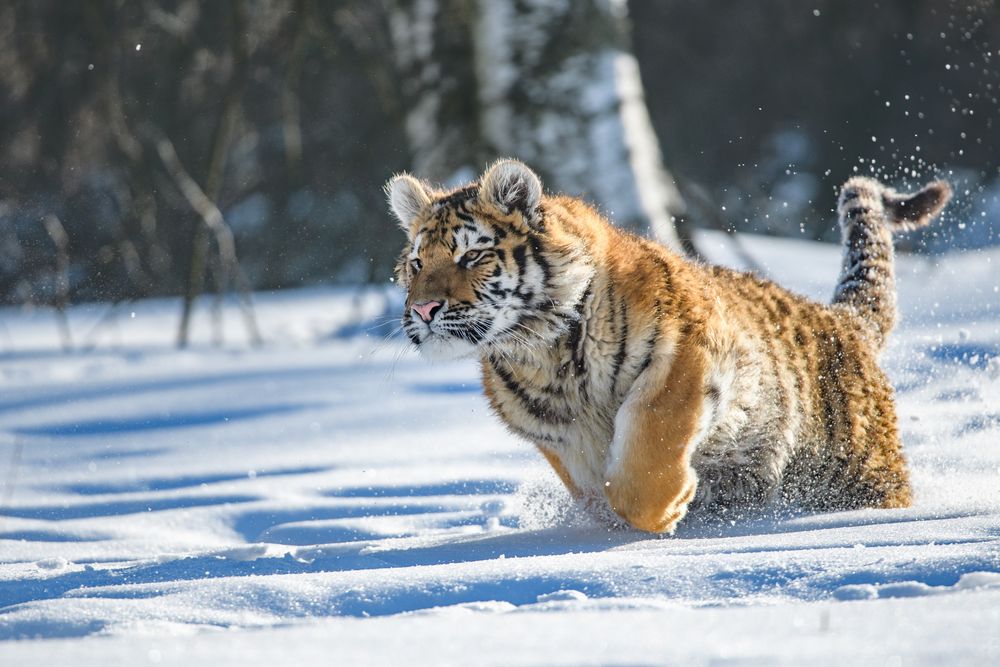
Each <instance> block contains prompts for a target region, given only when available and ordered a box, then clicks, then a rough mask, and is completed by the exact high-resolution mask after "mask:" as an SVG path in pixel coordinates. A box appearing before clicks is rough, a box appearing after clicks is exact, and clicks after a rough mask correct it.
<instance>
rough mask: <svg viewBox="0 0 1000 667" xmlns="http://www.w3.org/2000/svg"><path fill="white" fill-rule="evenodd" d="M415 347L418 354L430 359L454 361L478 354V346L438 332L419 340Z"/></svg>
mask: <svg viewBox="0 0 1000 667" xmlns="http://www.w3.org/2000/svg"><path fill="white" fill-rule="evenodd" d="M417 349H418V350H419V351H420V356H422V357H424V358H425V359H429V360H430V361H455V360H457V359H469V358H471V357H475V356H476V355H478V354H479V348H478V347H476V346H475V345H473V344H472V343H470V342H468V341H464V340H461V339H459V338H455V337H454V336H442V335H441V334H438V333H431V334H429V335H428V336H427V337H426V338H425V339H424V340H422V341H421V342H420V344H419V345H418V346H417Z"/></svg>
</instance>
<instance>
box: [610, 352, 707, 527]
mask: <svg viewBox="0 0 1000 667" xmlns="http://www.w3.org/2000/svg"><path fill="white" fill-rule="evenodd" d="M671 362H672V363H670V364H669V366H668V367H667V368H666V369H664V368H663V367H662V366H660V367H658V365H657V364H653V365H651V366H650V367H649V368H648V369H646V371H645V372H644V373H643V374H642V375H640V376H639V378H637V379H636V382H635V384H634V385H633V387H632V389H631V390H630V391H629V394H628V395H627V397H626V399H625V402H624V403H623V404H622V406H621V407H620V408H619V410H618V414H617V415H616V417H615V434H614V440H613V441H612V445H611V452H610V455H609V457H608V465H607V469H606V476H605V480H606V481H605V483H604V493H605V496H606V497H607V500H608V503H609V504H610V506H611V508H612V509H613V510H614V511H615V512H616V513H617V514H618V515H619V516H621V517H622V518H623V519H625V521H627V522H628V523H629V525H631V526H632V527H633V528H637V529H639V530H645V531H649V532H655V533H663V532H667V533H672V532H673V531H674V529H675V528H676V526H677V523H678V522H679V521H680V520H681V519H682V518H684V515H685V513H686V512H687V506H688V504H689V503H690V502H691V500H692V499H693V498H694V493H695V489H696V487H697V483H698V479H697V476H696V475H695V472H694V470H693V469H692V468H691V466H690V460H691V450H692V448H693V446H694V442H695V439H696V437H697V435H698V431H699V427H700V420H701V413H702V409H703V404H704V377H705V363H704V355H703V353H702V352H701V351H700V350H697V349H694V348H691V347H687V346H679V347H678V349H677V351H676V353H675V354H674V355H673V358H672V359H671Z"/></svg>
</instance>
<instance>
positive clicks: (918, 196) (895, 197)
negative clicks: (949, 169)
mask: <svg viewBox="0 0 1000 667" xmlns="http://www.w3.org/2000/svg"><path fill="white" fill-rule="evenodd" d="M951 195H952V190H951V184H949V183H948V181H945V180H936V181H932V182H930V183H928V184H927V185H925V186H924V187H923V188H921V189H920V190H919V191H918V192H914V193H913V194H908V195H907V194H899V193H897V192H895V191H894V190H887V191H886V192H885V194H883V201H884V204H885V208H886V213H887V214H888V215H887V217H888V219H889V222H890V223H891V224H892V225H893V226H894V227H897V228H901V229H918V228H920V227H924V226H926V225H927V224H929V223H930V221H931V220H933V219H934V218H936V217H937V215H938V214H939V213H940V212H941V211H942V210H943V209H944V207H945V206H947V205H948V202H949V201H950V200H951Z"/></svg>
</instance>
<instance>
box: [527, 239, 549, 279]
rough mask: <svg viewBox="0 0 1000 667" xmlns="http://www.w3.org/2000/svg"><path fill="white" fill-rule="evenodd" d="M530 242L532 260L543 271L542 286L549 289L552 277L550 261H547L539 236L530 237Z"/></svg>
mask: <svg viewBox="0 0 1000 667" xmlns="http://www.w3.org/2000/svg"><path fill="white" fill-rule="evenodd" d="M528 242H529V243H530V244H531V258H532V259H534V260H535V263H536V264H538V268H540V269H541V270H542V276H543V278H542V285H544V286H545V287H548V286H549V276H550V275H551V272H552V269H551V267H549V262H548V260H547V259H545V253H544V250H543V249H542V242H541V240H540V239H539V238H538V237H537V236H529V237H528Z"/></svg>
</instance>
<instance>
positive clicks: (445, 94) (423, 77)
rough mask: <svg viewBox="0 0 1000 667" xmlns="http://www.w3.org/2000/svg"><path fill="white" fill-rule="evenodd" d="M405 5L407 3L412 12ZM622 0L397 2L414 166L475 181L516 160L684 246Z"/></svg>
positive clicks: (554, 186)
mask: <svg viewBox="0 0 1000 667" xmlns="http://www.w3.org/2000/svg"><path fill="white" fill-rule="evenodd" d="M404 8H405V9H404ZM624 12H625V9H624V2H622V1H621V0H578V1H574V0H415V2H412V3H408V2H402V1H399V2H395V3H393V4H392V9H391V16H392V19H391V25H392V27H393V40H394V44H395V46H396V55H397V65H398V66H399V67H400V73H401V74H402V77H403V81H404V87H405V91H404V97H405V98H406V99H405V103H406V108H407V136H408V137H409V141H410V148H411V150H412V152H413V164H414V171H416V172H417V173H418V174H419V175H421V176H424V177H429V178H432V179H437V180H440V181H443V182H445V183H457V182H460V181H463V180H468V179H469V178H472V177H474V175H475V174H477V173H479V170H480V169H481V168H482V166H483V165H484V164H485V163H486V162H489V161H490V160H493V159H495V158H497V157H505V156H510V157H516V158H518V159H521V160H523V161H525V162H526V163H528V164H529V165H531V167H532V168H533V169H535V170H537V171H538V172H539V174H540V175H541V176H542V179H543V182H544V183H545V184H546V186H547V187H548V188H549V189H551V190H554V191H559V192H565V193H567V194H573V195H578V196H582V197H584V198H586V199H588V200H590V201H591V202H593V203H595V204H597V205H598V206H599V207H600V208H601V210H602V211H603V212H605V213H607V214H608V215H609V216H610V217H611V218H612V219H613V220H614V221H615V223H616V224H618V225H619V226H621V227H625V228H628V229H632V230H634V231H637V232H640V233H644V232H646V231H647V230H648V231H651V232H652V234H653V236H654V237H655V238H656V239H657V240H659V241H660V242H661V243H664V244H666V245H669V246H672V247H674V248H676V249H680V247H681V246H680V243H679V240H678V237H677V233H676V231H675V227H674V224H673V222H674V218H675V216H680V215H681V214H682V213H683V212H684V203H683V200H682V198H681V196H680V194H679V193H678V191H677V188H676V186H675V185H674V181H673V179H672V178H671V177H670V175H669V174H668V173H667V171H666V169H665V168H664V166H663V162H662V157H661V154H660V148H659V143H658V141H657V139H656V135H655V134H654V132H653V129H652V125H651V124H650V121H649V115H648V113H647V110H646V105H645V99H644V95H643V91H642V83H641V81H640V79H639V70H638V66H637V64H636V61H635V58H634V57H633V56H632V54H631V52H630V50H629V47H628V39H627V24H626V17H625V15H624Z"/></svg>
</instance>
